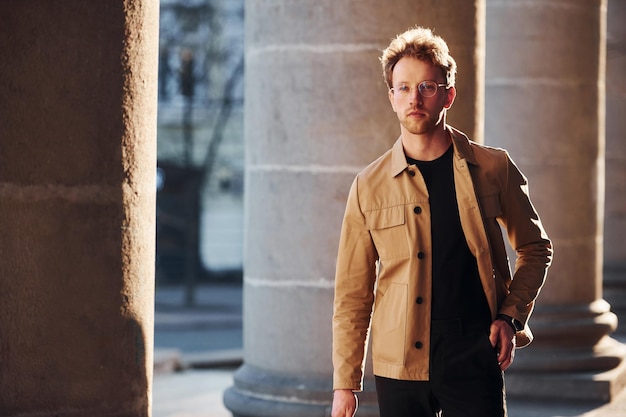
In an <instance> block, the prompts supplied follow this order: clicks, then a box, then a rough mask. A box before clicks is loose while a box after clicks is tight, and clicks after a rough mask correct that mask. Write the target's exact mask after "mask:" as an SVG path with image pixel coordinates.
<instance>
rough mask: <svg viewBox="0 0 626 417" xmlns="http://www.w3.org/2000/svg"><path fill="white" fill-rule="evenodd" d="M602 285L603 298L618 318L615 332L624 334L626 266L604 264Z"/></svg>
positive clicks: (625, 331) (625, 324) (625, 332)
mask: <svg viewBox="0 0 626 417" xmlns="http://www.w3.org/2000/svg"><path fill="white" fill-rule="evenodd" d="M602 283H603V286H604V287H603V290H604V298H605V299H606V300H607V301H608V302H609V304H611V310H612V311H613V312H614V313H615V314H616V315H617V318H618V326H617V332H618V333H622V334H626V265H624V264H621V263H620V264H617V263H613V264H605V266H604V279H603V281H602Z"/></svg>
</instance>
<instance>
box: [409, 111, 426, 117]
mask: <svg viewBox="0 0 626 417" xmlns="http://www.w3.org/2000/svg"><path fill="white" fill-rule="evenodd" d="M408 115H409V116H412V117H424V116H426V113H424V112H421V111H417V110H415V111H412V112H409V114H408Z"/></svg>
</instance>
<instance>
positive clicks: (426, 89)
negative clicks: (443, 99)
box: [420, 82, 437, 94]
mask: <svg viewBox="0 0 626 417" xmlns="http://www.w3.org/2000/svg"><path fill="white" fill-rule="evenodd" d="M420 91H421V92H422V93H426V94H433V93H434V92H435V91H437V84H435V83H429V82H423V83H421V84H420Z"/></svg>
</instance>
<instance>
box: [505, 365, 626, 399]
mask: <svg viewBox="0 0 626 417" xmlns="http://www.w3.org/2000/svg"><path fill="white" fill-rule="evenodd" d="M624 388H626V362H622V364H621V365H619V366H618V367H617V368H614V369H612V370H610V371H606V372H602V373H599V374H598V373H591V372H579V373H563V372H554V373H524V372H512V373H510V374H509V373H507V375H506V393H507V396H508V397H512V398H532V399H534V400H535V399H544V400H554V399H563V400H576V401H581V402H582V401H602V402H610V401H611V400H613V399H614V398H615V397H616V396H617V395H618V394H619V393H620V392H621V391H622V390H623V389H624Z"/></svg>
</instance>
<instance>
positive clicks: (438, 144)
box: [402, 125, 452, 161]
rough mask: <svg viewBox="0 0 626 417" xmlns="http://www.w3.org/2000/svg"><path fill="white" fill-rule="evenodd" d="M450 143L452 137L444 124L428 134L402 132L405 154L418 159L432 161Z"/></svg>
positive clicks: (442, 152) (441, 153) (446, 148)
mask: <svg viewBox="0 0 626 417" xmlns="http://www.w3.org/2000/svg"><path fill="white" fill-rule="evenodd" d="M451 143H452V138H451V137H450V134H449V133H448V131H447V130H445V127H444V125H442V128H441V129H437V130H436V131H434V132H429V133H428V134H421V135H420V134H412V133H410V132H407V131H404V130H403V132H402V146H403V147H404V153H405V155H406V156H408V157H409V158H413V159H417V160H418V161H434V160H435V159H437V158H439V157H440V156H441V155H443V154H444V153H445V152H446V151H447V150H448V148H449V147H450V144H451Z"/></svg>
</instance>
